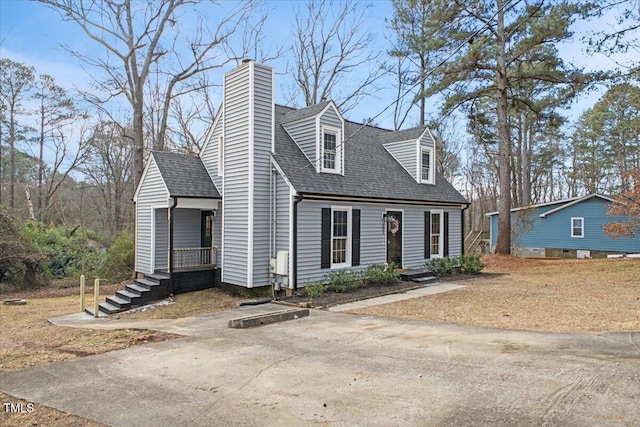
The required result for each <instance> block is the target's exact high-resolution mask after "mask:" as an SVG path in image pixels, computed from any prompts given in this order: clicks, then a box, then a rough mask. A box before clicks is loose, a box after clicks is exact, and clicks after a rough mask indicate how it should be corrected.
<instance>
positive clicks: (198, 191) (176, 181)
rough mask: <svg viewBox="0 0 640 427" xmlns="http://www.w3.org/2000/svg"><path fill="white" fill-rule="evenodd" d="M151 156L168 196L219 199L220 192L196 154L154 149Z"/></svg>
mask: <svg viewBox="0 0 640 427" xmlns="http://www.w3.org/2000/svg"><path fill="white" fill-rule="evenodd" d="M153 158H154V159H155V161H156V164H157V165H158V169H159V170H160V174H161V175H162V178H163V179H164V182H165V184H166V185H167V189H168V190H169V196H171V197H198V198H203V199H220V193H218V190H217V189H216V186H215V185H214V184H213V181H211V177H210V176H209V174H208V173H207V170H206V169H205V167H204V164H203V163H202V160H200V157H198V156H190V155H187V154H180V153H166V152H163V151H154V152H153Z"/></svg>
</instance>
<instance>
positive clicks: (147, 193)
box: [136, 157, 169, 274]
mask: <svg viewBox="0 0 640 427" xmlns="http://www.w3.org/2000/svg"><path fill="white" fill-rule="evenodd" d="M168 197H169V194H168V192H167V189H166V186H165V184H164V181H163V180H162V176H161V175H160V171H159V170H158V167H157V166H156V163H155V161H154V160H153V157H151V158H150V160H149V164H148V166H147V171H146V174H145V176H144V180H143V181H142V183H141V184H140V188H139V189H138V194H137V199H136V271H138V272H140V273H147V274H149V273H153V266H152V265H151V258H152V257H151V251H152V247H153V246H152V242H151V238H152V235H153V224H152V221H153V212H152V209H153V206H154V205H163V206H167V199H168Z"/></svg>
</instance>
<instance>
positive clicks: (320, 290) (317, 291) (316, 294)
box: [305, 280, 327, 299]
mask: <svg viewBox="0 0 640 427" xmlns="http://www.w3.org/2000/svg"><path fill="white" fill-rule="evenodd" d="M305 289H306V290H307V296H308V297H309V298H311V299H314V298H320V297H322V295H324V293H325V292H326V291H327V285H325V284H324V282H323V281H322V280H318V281H316V282H307V284H306V285H305Z"/></svg>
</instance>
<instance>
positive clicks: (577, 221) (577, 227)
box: [571, 218, 584, 237]
mask: <svg viewBox="0 0 640 427" xmlns="http://www.w3.org/2000/svg"><path fill="white" fill-rule="evenodd" d="M571 237H584V218H571Z"/></svg>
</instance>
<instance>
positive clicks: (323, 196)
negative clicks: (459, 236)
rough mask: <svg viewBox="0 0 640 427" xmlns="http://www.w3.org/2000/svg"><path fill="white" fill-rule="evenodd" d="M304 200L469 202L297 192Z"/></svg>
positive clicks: (456, 204) (454, 204)
mask: <svg viewBox="0 0 640 427" xmlns="http://www.w3.org/2000/svg"><path fill="white" fill-rule="evenodd" d="M298 194H299V195H301V196H302V197H303V198H304V200H335V201H350V202H361V203H387V204H389V203H392V204H403V205H416V206H450V207H460V208H463V207H465V206H469V205H470V203H469V202H452V201H437V200H414V199H395V198H384V197H362V196H351V195H335V194H322V193H306V192H298Z"/></svg>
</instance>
